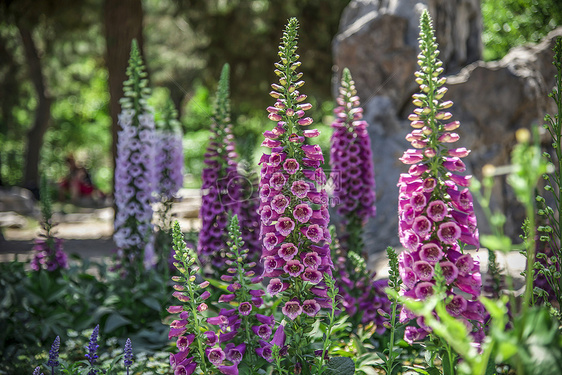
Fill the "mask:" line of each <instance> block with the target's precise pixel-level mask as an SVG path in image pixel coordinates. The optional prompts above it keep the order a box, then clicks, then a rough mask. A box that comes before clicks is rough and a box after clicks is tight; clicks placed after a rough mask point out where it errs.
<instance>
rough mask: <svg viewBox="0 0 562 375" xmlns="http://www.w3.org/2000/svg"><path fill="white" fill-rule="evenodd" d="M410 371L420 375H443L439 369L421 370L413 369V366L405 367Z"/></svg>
mask: <svg viewBox="0 0 562 375" xmlns="http://www.w3.org/2000/svg"><path fill="white" fill-rule="evenodd" d="M405 368H407V369H408V370H412V371H415V372H417V373H418V374H422V375H441V371H439V369H438V368H437V367H428V368H425V369H423V368H419V367H412V366H405Z"/></svg>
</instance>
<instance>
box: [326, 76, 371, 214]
mask: <svg viewBox="0 0 562 375" xmlns="http://www.w3.org/2000/svg"><path fill="white" fill-rule="evenodd" d="M339 92H340V96H339V97H338V100H337V101H338V104H339V106H338V107H336V109H335V110H334V112H335V113H336V120H335V122H334V123H333V124H332V127H333V128H334V133H333V134H332V138H331V150H330V166H331V169H332V173H336V175H335V176H338V177H339V178H340V180H341V181H339V184H340V185H339V186H338V188H337V189H335V191H334V197H335V198H336V199H337V200H336V201H339V205H338V213H339V214H340V215H342V216H344V218H345V220H346V221H349V220H351V217H356V218H357V219H358V220H359V221H360V222H363V221H366V220H367V219H368V218H369V217H374V216H375V212H376V211H375V175H374V169H373V159H372V154H371V141H370V138H369V134H368V132H367V125H368V124H367V123H366V122H365V121H363V120H361V118H362V112H363V110H362V108H361V107H359V105H360V103H359V98H358V97H357V96H356V93H357V91H356V89H355V83H354V82H353V80H352V77H351V73H350V71H349V69H347V68H345V69H344V71H343V74H342V79H341V86H340V89H339ZM346 171H352V173H350V174H348V173H346ZM352 191H354V193H353V194H352V193H351V192H352Z"/></svg>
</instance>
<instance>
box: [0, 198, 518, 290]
mask: <svg viewBox="0 0 562 375" xmlns="http://www.w3.org/2000/svg"><path fill="white" fill-rule="evenodd" d="M179 195H180V197H181V200H180V201H179V202H176V203H174V205H173V208H172V212H173V214H174V216H175V217H176V218H177V219H178V221H179V222H180V225H181V227H182V229H183V230H184V231H187V230H191V229H197V228H199V226H200V221H199V219H198V214H199V208H200V206H201V195H200V191H199V190H198V189H182V190H181V191H180V194H179ZM63 210H66V211H68V212H67V213H62V214H61V213H59V214H57V215H55V220H56V222H57V223H59V224H58V225H57V226H56V233H57V234H56V235H57V237H60V238H63V239H64V240H65V241H64V249H65V251H66V252H67V253H68V254H69V255H70V254H77V255H79V256H80V257H82V258H89V259H92V260H97V261H100V260H103V259H104V258H108V257H110V256H111V255H112V252H113V251H114V249H115V245H114V243H113V240H112V238H111V235H112V233H113V209H112V208H111V207H104V208H77V207H68V206H63ZM0 214H4V216H5V217H6V216H8V213H5V212H4V213H0ZM10 215H12V216H10V217H12V218H13V220H11V221H12V222H10V221H9V220H6V221H4V222H3V224H2V225H3V227H1V228H0V229H1V230H2V234H3V238H2V237H0V262H10V261H13V260H14V259H16V257H17V259H18V260H20V261H21V260H24V259H30V258H31V255H32V248H33V240H34V238H35V237H36V236H37V234H38V233H39V226H38V223H37V221H36V220H34V219H31V218H28V217H26V218H25V219H24V217H23V216H21V215H17V213H11V214H10ZM24 221H25V222H26V223H25V224H23V222H24ZM399 250H400V249H399ZM473 255H474V256H475V257H477V258H478V259H480V264H481V270H482V273H483V274H484V273H485V272H486V271H487V269H488V264H487V259H488V255H487V250H486V249H480V250H479V251H478V252H474V253H473ZM497 257H498V262H499V263H500V265H502V267H504V269H506V271H507V272H509V273H510V274H511V275H512V276H513V277H514V281H515V288H516V289H519V288H520V287H521V286H523V278H522V277H521V275H520V274H521V272H522V271H523V270H524V269H525V259H524V258H523V256H522V255H521V254H519V252H517V251H512V252H511V253H510V254H508V255H507V256H504V255H503V254H497ZM369 266H370V269H374V270H375V271H376V272H377V277H379V278H385V277H387V276H388V260H387V258H386V256H384V255H383V253H381V254H380V256H376V255H375V256H372V257H371V259H370V261H369Z"/></svg>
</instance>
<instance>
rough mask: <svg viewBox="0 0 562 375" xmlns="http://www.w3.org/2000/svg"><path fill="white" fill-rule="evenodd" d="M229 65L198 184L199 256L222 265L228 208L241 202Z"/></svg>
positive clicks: (222, 79)
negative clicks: (231, 106) (200, 190)
mask: <svg viewBox="0 0 562 375" xmlns="http://www.w3.org/2000/svg"><path fill="white" fill-rule="evenodd" d="M229 69H230V68H229V65H228V64H225V65H224V67H223V69H222V72H221V77H220V80H219V87H218V90H217V98H216V103H215V112H214V115H213V124H212V126H211V133H212V135H211V140H210V143H209V146H208V147H207V152H206V153H205V168H204V169H203V175H202V179H203V185H202V187H201V188H202V191H203V193H202V194H203V196H202V205H201V212H200V217H201V225H202V227H201V231H200V234H199V246H198V249H197V250H198V253H199V256H200V257H201V258H203V259H202V260H204V261H208V260H210V262H211V264H212V265H213V266H215V267H219V268H222V267H223V266H224V259H223V258H224V253H225V249H226V246H225V245H226V240H227V238H228V234H227V225H228V216H229V212H231V213H232V212H233V213H238V212H239V209H238V207H239V204H240V189H239V187H238V172H237V163H236V161H235V159H236V157H237V154H236V152H235V146H234V141H233V140H234V137H233V135H232V124H231V122H230V98H229V84H228V81H229V71H230V70H229Z"/></svg>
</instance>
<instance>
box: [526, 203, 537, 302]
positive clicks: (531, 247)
mask: <svg viewBox="0 0 562 375" xmlns="http://www.w3.org/2000/svg"><path fill="white" fill-rule="evenodd" d="M530 198H532V197H530ZM526 210H527V218H528V220H529V235H528V238H527V275H526V287H525V297H524V300H523V312H526V311H527V309H528V307H529V306H530V305H531V304H534V301H533V281H534V274H535V272H534V271H535V267H534V264H535V235H536V229H535V208H534V206H533V204H532V200H531V199H529V200H528V202H527V204H526Z"/></svg>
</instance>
